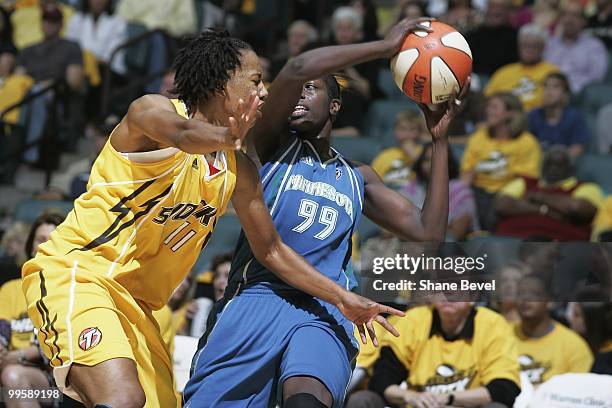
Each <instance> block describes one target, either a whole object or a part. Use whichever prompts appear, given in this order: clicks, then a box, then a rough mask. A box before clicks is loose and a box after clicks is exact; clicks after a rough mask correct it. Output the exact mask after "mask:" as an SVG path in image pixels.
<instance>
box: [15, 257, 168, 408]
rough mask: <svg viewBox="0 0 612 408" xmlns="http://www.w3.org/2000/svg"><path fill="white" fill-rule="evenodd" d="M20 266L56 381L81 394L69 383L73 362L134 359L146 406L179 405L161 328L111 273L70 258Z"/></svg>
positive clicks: (66, 390)
mask: <svg viewBox="0 0 612 408" xmlns="http://www.w3.org/2000/svg"><path fill="white" fill-rule="evenodd" d="M38 265H39V266H41V267H42V269H41V270H39V271H32V270H28V271H24V277H23V291H24V293H25V295H26V300H27V303H28V314H29V315H30V318H31V319H32V322H33V323H34V326H35V327H37V328H38V339H39V342H40V346H41V349H42V351H43V352H44V354H45V355H46V356H47V357H48V358H49V360H50V361H51V366H52V367H53V376H54V377H55V381H56V383H57V386H58V387H60V388H61V389H62V390H63V391H64V393H65V394H66V395H68V396H70V397H72V398H75V399H77V400H78V399H79V398H78V395H77V394H76V392H75V391H74V390H72V389H71V388H70V384H67V378H68V373H69V371H70V367H71V365H72V364H75V363H76V364H83V365H86V366H94V365H96V364H99V363H102V362H104V361H107V360H110V359H113V358H129V359H131V360H133V361H134V362H135V363H136V366H137V369H138V380H139V381H140V385H141V386H142V388H143V390H144V393H145V395H146V399H147V402H146V405H145V406H146V407H163V408H166V407H177V406H180V404H179V402H178V401H177V398H176V395H175V392H174V379H173V375H172V359H171V357H170V353H169V351H168V350H167V347H166V346H165V343H164V341H163V339H162V337H161V334H160V329H159V326H158V324H157V322H156V321H155V319H154V318H153V316H152V314H151V310H150V309H149V308H148V307H147V306H146V305H145V304H143V303H141V302H138V301H136V300H135V299H134V298H133V297H132V296H131V295H130V293H129V292H127V290H126V289H125V288H123V287H122V286H121V285H119V284H118V283H117V282H115V281H114V280H113V279H111V278H107V277H105V276H104V275H102V274H99V273H93V272H90V271H87V270H85V269H84V268H83V267H82V266H81V264H79V263H78V262H76V261H74V262H73V264H72V267H69V265H67V264H66V261H65V260H57V259H53V258H49V259H43V260H39V261H38Z"/></svg>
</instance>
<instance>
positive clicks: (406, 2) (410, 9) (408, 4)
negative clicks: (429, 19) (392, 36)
mask: <svg viewBox="0 0 612 408" xmlns="http://www.w3.org/2000/svg"><path fill="white" fill-rule="evenodd" d="M392 14H393V15H394V16H395V18H394V19H393V20H391V21H390V23H391V24H390V25H389V26H388V27H387V28H386V29H385V30H384V31H385V32H387V31H388V30H389V29H390V28H391V27H393V26H394V25H395V24H397V23H399V22H400V21H402V20H403V19H405V18H407V19H415V18H419V17H424V16H426V15H427V12H426V11H425V3H424V2H422V1H420V0H400V1H398V2H397V4H396V6H395V8H394V11H393V13H392Z"/></svg>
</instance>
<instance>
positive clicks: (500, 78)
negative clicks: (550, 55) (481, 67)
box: [484, 24, 559, 112]
mask: <svg viewBox="0 0 612 408" xmlns="http://www.w3.org/2000/svg"><path fill="white" fill-rule="evenodd" d="M547 39H548V34H547V33H546V31H544V29H542V28H540V27H539V26H537V25H535V24H529V25H525V26H523V27H521V29H520V30H519V34H518V52H519V62H515V63H512V64H508V65H505V66H503V67H501V68H500V69H498V70H497V71H495V73H494V74H493V76H492V77H491V80H490V81H489V83H488V84H487V86H486V88H485V91H484V94H485V95H486V96H491V95H492V94H494V93H498V92H511V93H513V94H514V95H516V96H518V98H519V99H520V100H521V103H522V104H523V109H524V110H525V112H528V111H530V110H531V109H534V108H539V107H540V106H542V91H543V88H544V79H545V78H546V77H547V76H548V75H549V74H550V73H552V72H556V71H558V70H559V68H557V67H556V66H555V65H553V64H551V63H549V62H546V61H544V60H542V57H543V55H544V47H545V46H546V40H547Z"/></svg>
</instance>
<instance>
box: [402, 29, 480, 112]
mask: <svg viewBox="0 0 612 408" xmlns="http://www.w3.org/2000/svg"><path fill="white" fill-rule="evenodd" d="M421 25H423V26H425V27H429V28H431V30H432V32H430V33H428V32H426V31H415V32H412V33H410V34H409V35H408V36H407V37H406V39H405V41H404V44H403V45H402V48H401V50H400V52H399V53H398V54H397V55H395V56H394V57H393V58H392V59H391V72H392V73H393V79H394V80H395V83H396V84H397V86H398V87H399V88H400V89H401V91H402V92H404V93H405V94H406V95H407V96H408V97H409V98H410V99H412V100H414V101H415V102H419V103H424V104H427V105H435V104H438V103H442V102H445V101H447V100H449V99H450V97H451V95H452V94H453V92H456V93H457V94H459V92H460V89H461V88H462V87H463V85H464V84H465V81H466V80H467V78H468V76H469V75H470V73H471V72H472V51H471V50H470V46H469V45H468V43H467V41H466V40H465V38H464V37H463V36H462V35H461V34H460V33H459V32H458V31H457V30H455V29H454V28H453V27H451V26H449V25H447V24H444V23H440V22H438V21H431V22H430V21H426V22H423V23H421Z"/></svg>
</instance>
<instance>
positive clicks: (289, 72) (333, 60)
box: [279, 40, 395, 82]
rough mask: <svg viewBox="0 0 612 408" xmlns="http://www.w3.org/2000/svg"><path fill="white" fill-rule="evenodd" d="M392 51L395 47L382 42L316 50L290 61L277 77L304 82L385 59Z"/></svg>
mask: <svg viewBox="0 0 612 408" xmlns="http://www.w3.org/2000/svg"><path fill="white" fill-rule="evenodd" d="M394 50H395V47H394V46H393V45H390V44H389V43H387V42H386V41H384V40H380V41H371V42H367V43H361V44H350V45H336V46H330V47H322V48H316V49H314V50H311V51H306V52H304V53H302V54H300V55H298V56H297V57H295V58H293V59H292V60H290V61H289V62H288V63H287V64H286V65H285V67H284V68H283V70H282V71H281V73H280V74H279V76H280V75H283V76H285V77H287V78H289V79H291V80H295V81H301V82H304V81H307V80H310V79H315V78H319V77H322V76H324V75H327V74H329V73H332V72H334V71H338V70H341V69H343V68H345V67H348V66H351V65H356V64H360V63H362V62H365V61H370V60H374V59H378V58H387V57H389V56H390V54H392V53H393V51H394Z"/></svg>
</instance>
